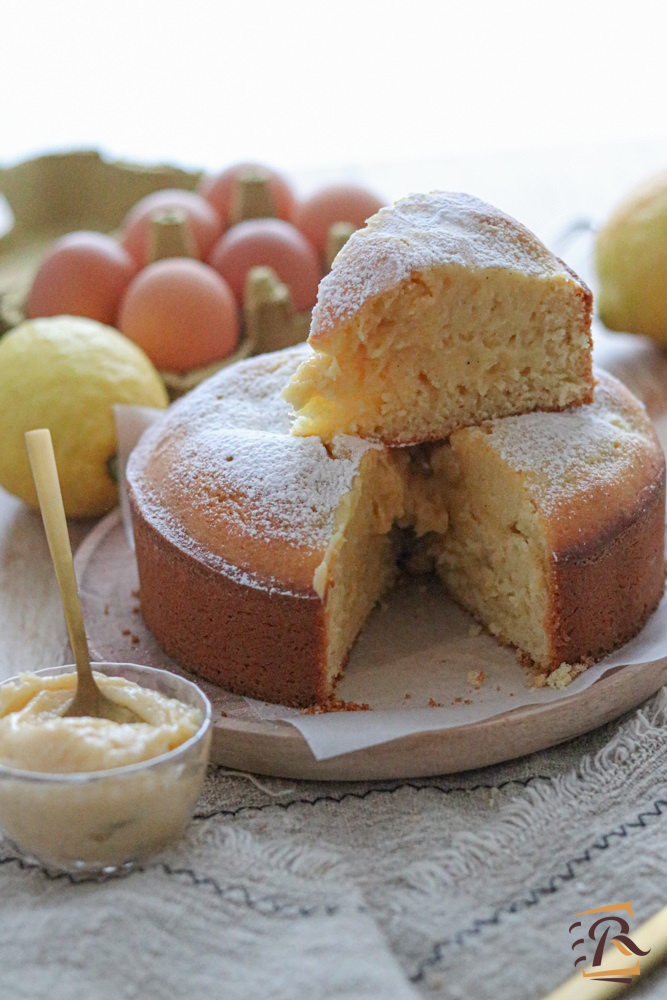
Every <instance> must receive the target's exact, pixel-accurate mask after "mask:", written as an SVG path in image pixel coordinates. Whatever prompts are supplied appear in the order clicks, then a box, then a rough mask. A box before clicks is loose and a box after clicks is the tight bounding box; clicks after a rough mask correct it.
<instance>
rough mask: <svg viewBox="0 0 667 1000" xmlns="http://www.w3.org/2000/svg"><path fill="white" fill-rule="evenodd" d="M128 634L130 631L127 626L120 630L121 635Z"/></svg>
mask: <svg viewBox="0 0 667 1000" xmlns="http://www.w3.org/2000/svg"><path fill="white" fill-rule="evenodd" d="M130 634H131V633H130V629H129V628H124V629H123V631H122V633H121V635H130Z"/></svg>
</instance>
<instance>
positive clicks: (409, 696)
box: [404, 694, 412, 701]
mask: <svg viewBox="0 0 667 1000" xmlns="http://www.w3.org/2000/svg"><path fill="white" fill-rule="evenodd" d="M410 698H412V695H411V694H406V695H405V696H404V700H405V701H409V700H410Z"/></svg>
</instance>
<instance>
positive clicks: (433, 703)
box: [428, 698, 442, 708]
mask: <svg viewBox="0 0 667 1000" xmlns="http://www.w3.org/2000/svg"><path fill="white" fill-rule="evenodd" d="M428 706H429V708H442V702H441V701H436V700H435V699H434V698H429V700H428Z"/></svg>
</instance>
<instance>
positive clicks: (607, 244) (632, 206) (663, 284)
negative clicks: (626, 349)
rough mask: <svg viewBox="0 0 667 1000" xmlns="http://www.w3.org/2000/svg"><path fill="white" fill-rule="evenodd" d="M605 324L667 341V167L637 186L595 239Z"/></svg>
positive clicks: (600, 307) (599, 298)
mask: <svg viewBox="0 0 667 1000" xmlns="http://www.w3.org/2000/svg"><path fill="white" fill-rule="evenodd" d="M595 266H596V271H597V276H598V284H599V290H598V301H597V304H598V311H599V313H600V318H601V320H602V322H603V323H604V324H605V326H607V327H609V328H610V329H611V330H624V331H625V332H626V333H643V334H646V335H647V336H649V337H652V338H653V339H654V340H657V341H658V342H659V343H661V344H667V171H666V172H664V173H662V174H660V175H658V176H657V177H654V178H652V179H650V180H649V181H647V182H645V183H644V184H642V185H641V186H640V187H638V188H637V189H635V190H634V191H632V192H631V193H630V194H629V195H628V197H627V198H626V199H625V200H624V201H623V202H622V203H621V204H620V205H619V206H618V207H617V208H616V210H615V211H614V212H613V213H612V215H611V216H610V217H609V219H608V220H607V222H606V224H605V225H604V226H603V228H602V229H601V230H600V232H599V233H598V236H597V239H596V243H595Z"/></svg>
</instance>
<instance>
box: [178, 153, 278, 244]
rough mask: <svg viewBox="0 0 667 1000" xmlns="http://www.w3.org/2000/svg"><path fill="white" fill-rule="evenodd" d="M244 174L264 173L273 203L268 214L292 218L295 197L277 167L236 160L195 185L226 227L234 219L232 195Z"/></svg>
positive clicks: (260, 174) (259, 174)
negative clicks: (272, 167)
mask: <svg viewBox="0 0 667 1000" xmlns="http://www.w3.org/2000/svg"><path fill="white" fill-rule="evenodd" d="M244 175H256V176H259V177H266V179H267V184H268V193H269V195H270V200H271V203H272V204H271V208H272V211H271V212H270V213H267V214H270V215H273V216H275V217H276V218H278V219H286V220H289V219H290V218H291V216H292V211H293V209H294V204H295V198H294V194H293V192H292V189H291V187H290V185H289V184H288V182H287V181H286V180H285V178H284V177H282V175H281V174H279V173H278V172H277V171H275V170H272V169H271V168H270V167H264V166H262V165H261V164H259V163H237V164H235V165H234V166H232V167H228V168H227V169H226V170H223V171H222V173H220V174H215V175H213V176H210V177H205V178H204V179H203V180H202V181H201V183H200V184H199V187H198V188H197V191H198V192H199V194H200V195H202V197H203V198H206V200H207V201H209V202H210V203H211V205H213V207H214V208H215V210H216V211H217V212H218V214H219V215H220V217H221V218H222V220H223V224H224V226H225V228H227V227H228V226H230V225H231V224H232V223H233V222H234V221H235V220H234V219H233V207H234V197H235V192H236V191H237V187H238V182H239V178H240V177H243V176H244Z"/></svg>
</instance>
